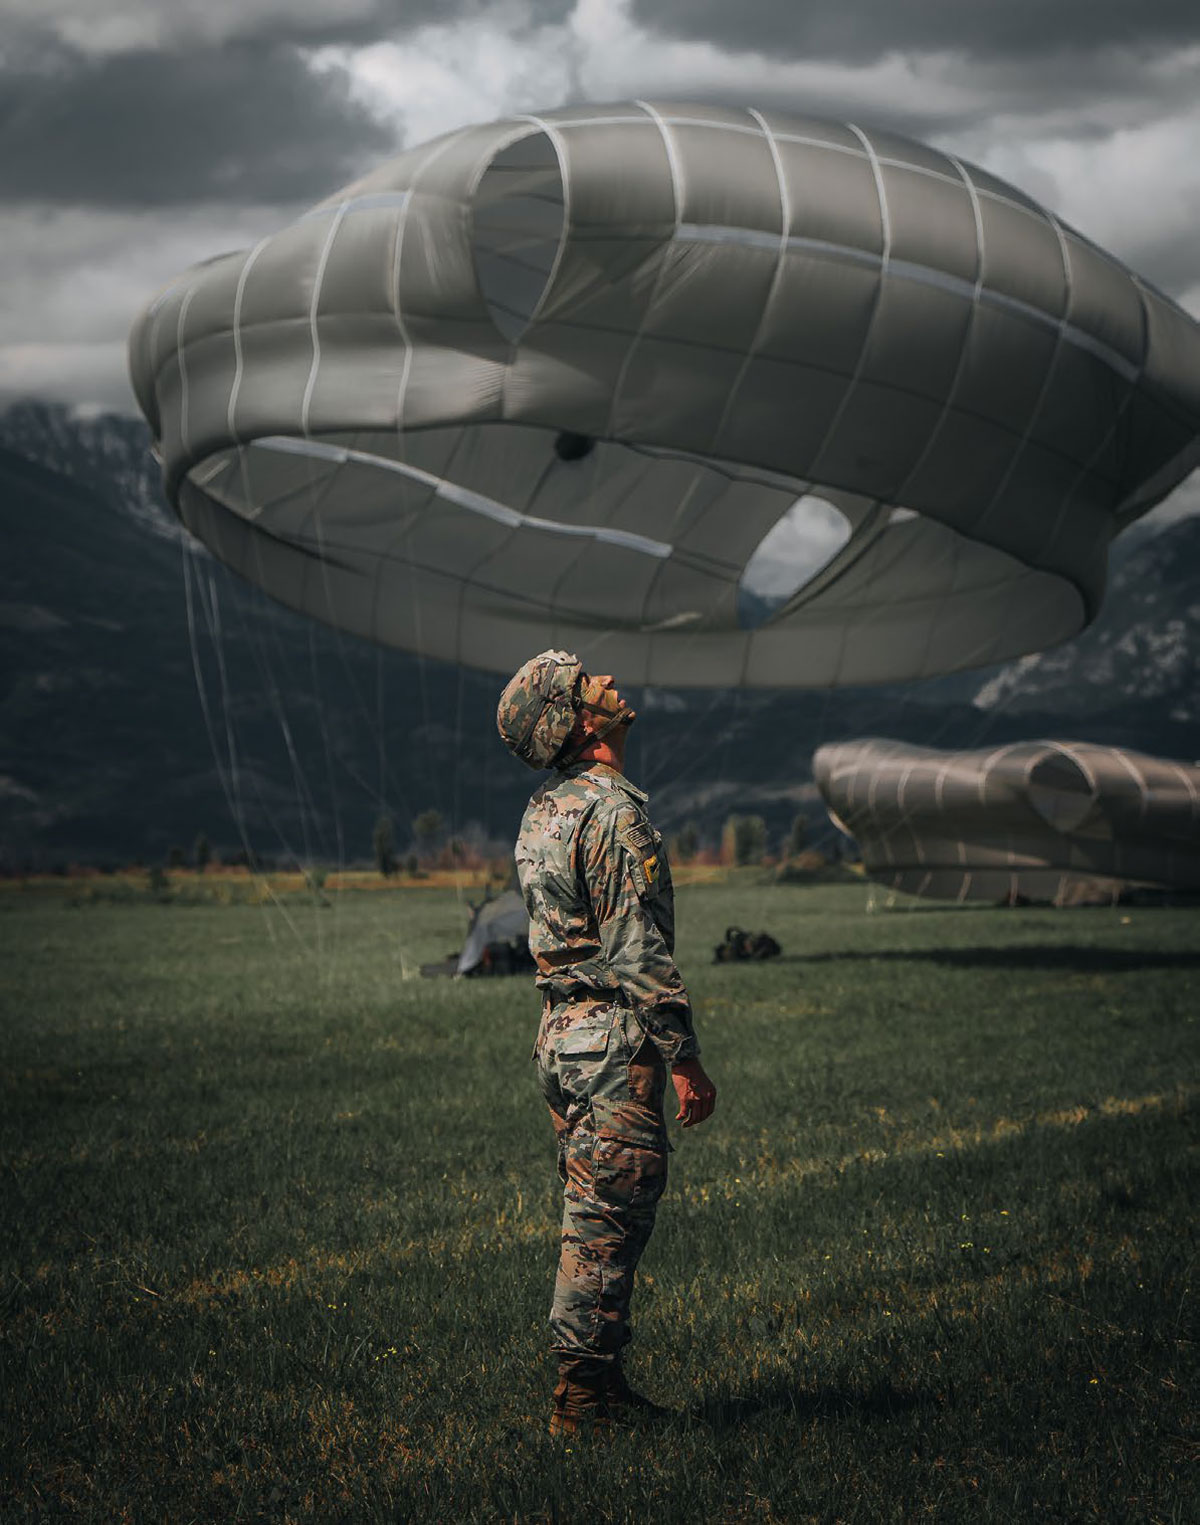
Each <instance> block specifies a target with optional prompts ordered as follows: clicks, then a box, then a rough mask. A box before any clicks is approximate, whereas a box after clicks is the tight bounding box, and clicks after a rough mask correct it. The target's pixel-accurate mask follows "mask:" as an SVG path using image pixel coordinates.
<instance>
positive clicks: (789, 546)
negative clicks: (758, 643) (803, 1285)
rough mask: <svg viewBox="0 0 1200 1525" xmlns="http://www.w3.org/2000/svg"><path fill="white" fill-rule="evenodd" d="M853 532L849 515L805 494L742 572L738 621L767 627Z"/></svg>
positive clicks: (746, 626)
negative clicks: (847, 516) (769, 621)
mask: <svg viewBox="0 0 1200 1525" xmlns="http://www.w3.org/2000/svg"><path fill="white" fill-rule="evenodd" d="M853 533H854V529H853V526H852V525H851V523H850V521H849V519H847V518H846V516H845V514H843V513H842V511H841V510H840V509H838V508H835V507H834V506H833V504H832V503H830V502H828V501H827V500H826V499H825V498H819V497H817V496H816V494H815V493H805V494H804V496H803V497H802V498H797V499H796V501H795V502H794V503H793V504H792V506H791V507H790V508H789V509H788V510H787V511H786V512H785V513H784V514H782V515H781V516H780V518H779V519H777V520H776V521H775V523H774V524H773V525H772V526H771V528H770V529H769V530H768V531H767V533H766V534H765V535H764V536H763V538H762V540H761V541H760V542H759V544H758V546H757V548H756V549H755V550H754V552H753V554H752V555H751V556H750V558H749V560H748V561H747V562H746V565H745V567H744V568H743V569H742V576H741V581H740V583H739V584H738V603H737V610H738V623H739V624H740V625H741V627H742V629H743V630H755V629H757V628H758V626H759V625H765V624H766V623H767V621H768V620H770V619H771V618H772V617H773V616H774V615H776V614H778V613H779V611H780V610H781V609H782V608H783V607H784V606H785V605H786V604H787V603H788V602H789V601H790V600H791V599H793V598H794V597H795V596H796V594H797V593H799V592H800V590H801V588H803V587H805V586H807V584H808V583H810V582H812V580H813V578H814V577H816V576H817V575H818V573H820V572H823V571H824V570H825V568H826V567H827V566H828V565H829V563H830V562H831V561H833V560H834V558H835V557H836V556H838V555H839V554H840V553H841V552H842V551H843V550H844V549H845V547H846V545H847V544H848V543H849V541H850V537H851V535H852V534H853Z"/></svg>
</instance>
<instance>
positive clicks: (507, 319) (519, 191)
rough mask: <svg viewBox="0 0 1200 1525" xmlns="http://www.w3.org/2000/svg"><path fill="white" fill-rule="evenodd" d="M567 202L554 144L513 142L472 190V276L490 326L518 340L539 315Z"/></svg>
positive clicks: (540, 136) (541, 136)
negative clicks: (490, 323) (483, 302)
mask: <svg viewBox="0 0 1200 1525" xmlns="http://www.w3.org/2000/svg"><path fill="white" fill-rule="evenodd" d="M564 219H565V200H564V194H563V183H562V171H561V170H560V168H559V164H558V155H557V154H556V153H555V151H554V144H553V143H552V142H551V141H550V139H549V138H548V137H547V136H546V134H545V133H544V132H535V133H531V134H528V135H527V136H526V137H523V138H518V139H517V141H516V142H515V143H510V144H508V146H507V147H506V148H502V149H501V150H500V152H499V153H498V154H496V156H495V158H493V160H492V162H491V163H490V164H489V165H488V167H487V169H486V170H485V171H484V173H483V177H482V178H481V180H480V182H479V186H478V188H477V190H476V192H475V197H474V205H473V207H472V214H471V245H472V253H473V255H474V259H475V278H476V280H477V281H478V282H479V290H480V293H481V294H482V296H483V300H484V301H485V302H486V303H487V309H488V313H489V315H490V316H491V319H492V322H493V323H494V324H495V325H496V327H497V328H498V329H499V330H500V332H501V333H502V334H503V335H504V337H505V338H506V339H508V340H509V341H510V342H511V343H516V342H517V340H518V339H520V337H521V335H522V334H523V333H524V332H525V330H526V329H527V328H528V327H529V324H530V323H531V322H532V321H533V319H534V317H535V316H536V314H537V310H538V308H539V307H540V305H541V302H542V298H543V297H544V296H545V293H546V288H547V286H548V285H549V283H550V277H551V275H552V274H553V272H554V266H555V262H556V261H557V259H558V248H559V244H560V243H561V241H562V237H563V223H564Z"/></svg>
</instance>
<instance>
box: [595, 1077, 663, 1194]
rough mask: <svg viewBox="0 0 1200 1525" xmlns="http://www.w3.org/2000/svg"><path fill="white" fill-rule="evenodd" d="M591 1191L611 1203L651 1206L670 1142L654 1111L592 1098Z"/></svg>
mask: <svg viewBox="0 0 1200 1525" xmlns="http://www.w3.org/2000/svg"><path fill="white" fill-rule="evenodd" d="M592 1116H593V1118H594V1120H595V1128H596V1145H595V1153H594V1155H593V1163H592V1169H593V1174H594V1179H595V1185H596V1195H597V1196H598V1197H599V1198H600V1199H601V1200H602V1201H604V1202H607V1203H609V1204H610V1205H611V1206H613V1207H642V1208H645V1207H653V1206H654V1205H655V1203H656V1202H657V1201H658V1199H659V1198H660V1197H661V1196H662V1194H663V1191H664V1189H665V1187H666V1184H667V1155H668V1154H669V1152H670V1148H671V1146H670V1144H669V1143H668V1142H667V1132H666V1129H665V1127H664V1126H663V1125H662V1123H661V1121H660V1119H659V1118H658V1116H657V1115H656V1114H655V1113H654V1112H653V1111H652V1110H651V1109H650V1108H649V1107H644V1106H641V1105H639V1103H637V1102H631V1101H612V1100H610V1099H609V1098H607V1097H603V1096H595V1097H593V1098H592Z"/></svg>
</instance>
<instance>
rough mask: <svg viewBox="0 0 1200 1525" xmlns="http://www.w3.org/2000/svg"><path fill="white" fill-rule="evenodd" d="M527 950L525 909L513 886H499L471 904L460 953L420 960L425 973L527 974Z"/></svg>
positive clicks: (530, 964)
mask: <svg viewBox="0 0 1200 1525" xmlns="http://www.w3.org/2000/svg"><path fill="white" fill-rule="evenodd" d="M534 967H535V965H534V962H533V956H532V955H531V954H530V952H529V913H528V912H527V911H526V909H525V902H524V901H523V900H522V899H521V896H520V892H519V891H517V890H502V891H501V892H500V894H499V895H496V896H493V897H492V898H491V899H488V900H483V901H481V902H480V904H479V905H477V906H473V907H472V908H471V924H470V926H469V927H468V929H467V940H466V942H465V943H463V946H462V952H461V953H452V954H451V955H450V957H449V958H447V959H445V960H443V961H442V962H441V963H440V964H422V966H421V973H422V974H425V975H439V974H463V975H499V974H527V973H532V972H533V970H534Z"/></svg>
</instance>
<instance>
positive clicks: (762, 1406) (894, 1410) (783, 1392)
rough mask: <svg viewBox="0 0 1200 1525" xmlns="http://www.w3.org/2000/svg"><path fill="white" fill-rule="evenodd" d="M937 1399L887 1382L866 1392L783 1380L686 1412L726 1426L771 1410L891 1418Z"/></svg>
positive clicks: (711, 1425)
mask: <svg viewBox="0 0 1200 1525" xmlns="http://www.w3.org/2000/svg"><path fill="white" fill-rule="evenodd" d="M937 1402H938V1400H937V1398H936V1397H935V1396H934V1395H933V1394H932V1393H925V1392H911V1391H902V1390H901V1389H899V1388H895V1387H893V1386H892V1385H891V1384H890V1383H888V1382H881V1383H878V1384H877V1385H876V1386H874V1387H872V1388H868V1389H867V1390H866V1391H863V1392H855V1391H852V1390H848V1389H844V1388H836V1387H823V1388H818V1389H817V1390H816V1391H815V1392H814V1391H812V1390H810V1389H807V1388H802V1387H792V1386H790V1385H789V1384H788V1383H786V1382H782V1381H781V1382H771V1383H766V1384H764V1385H763V1386H762V1387H761V1388H760V1389H759V1390H758V1391H756V1392H753V1393H749V1394H747V1395H745V1396H742V1397H734V1396H732V1395H729V1396H719V1397H712V1398H705V1399H703V1400H702V1401H701V1402H699V1403H694V1404H692V1405H691V1406H690V1407H689V1408H688V1409H687V1410H685V1414H686V1417H687V1418H688V1419H689V1420H690V1421H691V1422H692V1423H693V1424H701V1425H704V1426H705V1427H706V1428H708V1429H712V1430H727V1429H733V1428H735V1427H736V1426H737V1425H740V1424H745V1423H748V1422H749V1421H750V1420H753V1419H757V1418H761V1417H763V1416H765V1415H768V1414H787V1415H788V1416H789V1417H791V1418H794V1419H802V1420H803V1419H844V1418H846V1417H847V1416H848V1415H851V1414H854V1415H859V1416H864V1415H865V1416H867V1417H869V1418H877V1419H892V1418H895V1416H896V1415H897V1414H902V1413H907V1412H908V1411H909V1410H911V1409H917V1408H927V1407H931V1406H932V1407H936V1406H937Z"/></svg>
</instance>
